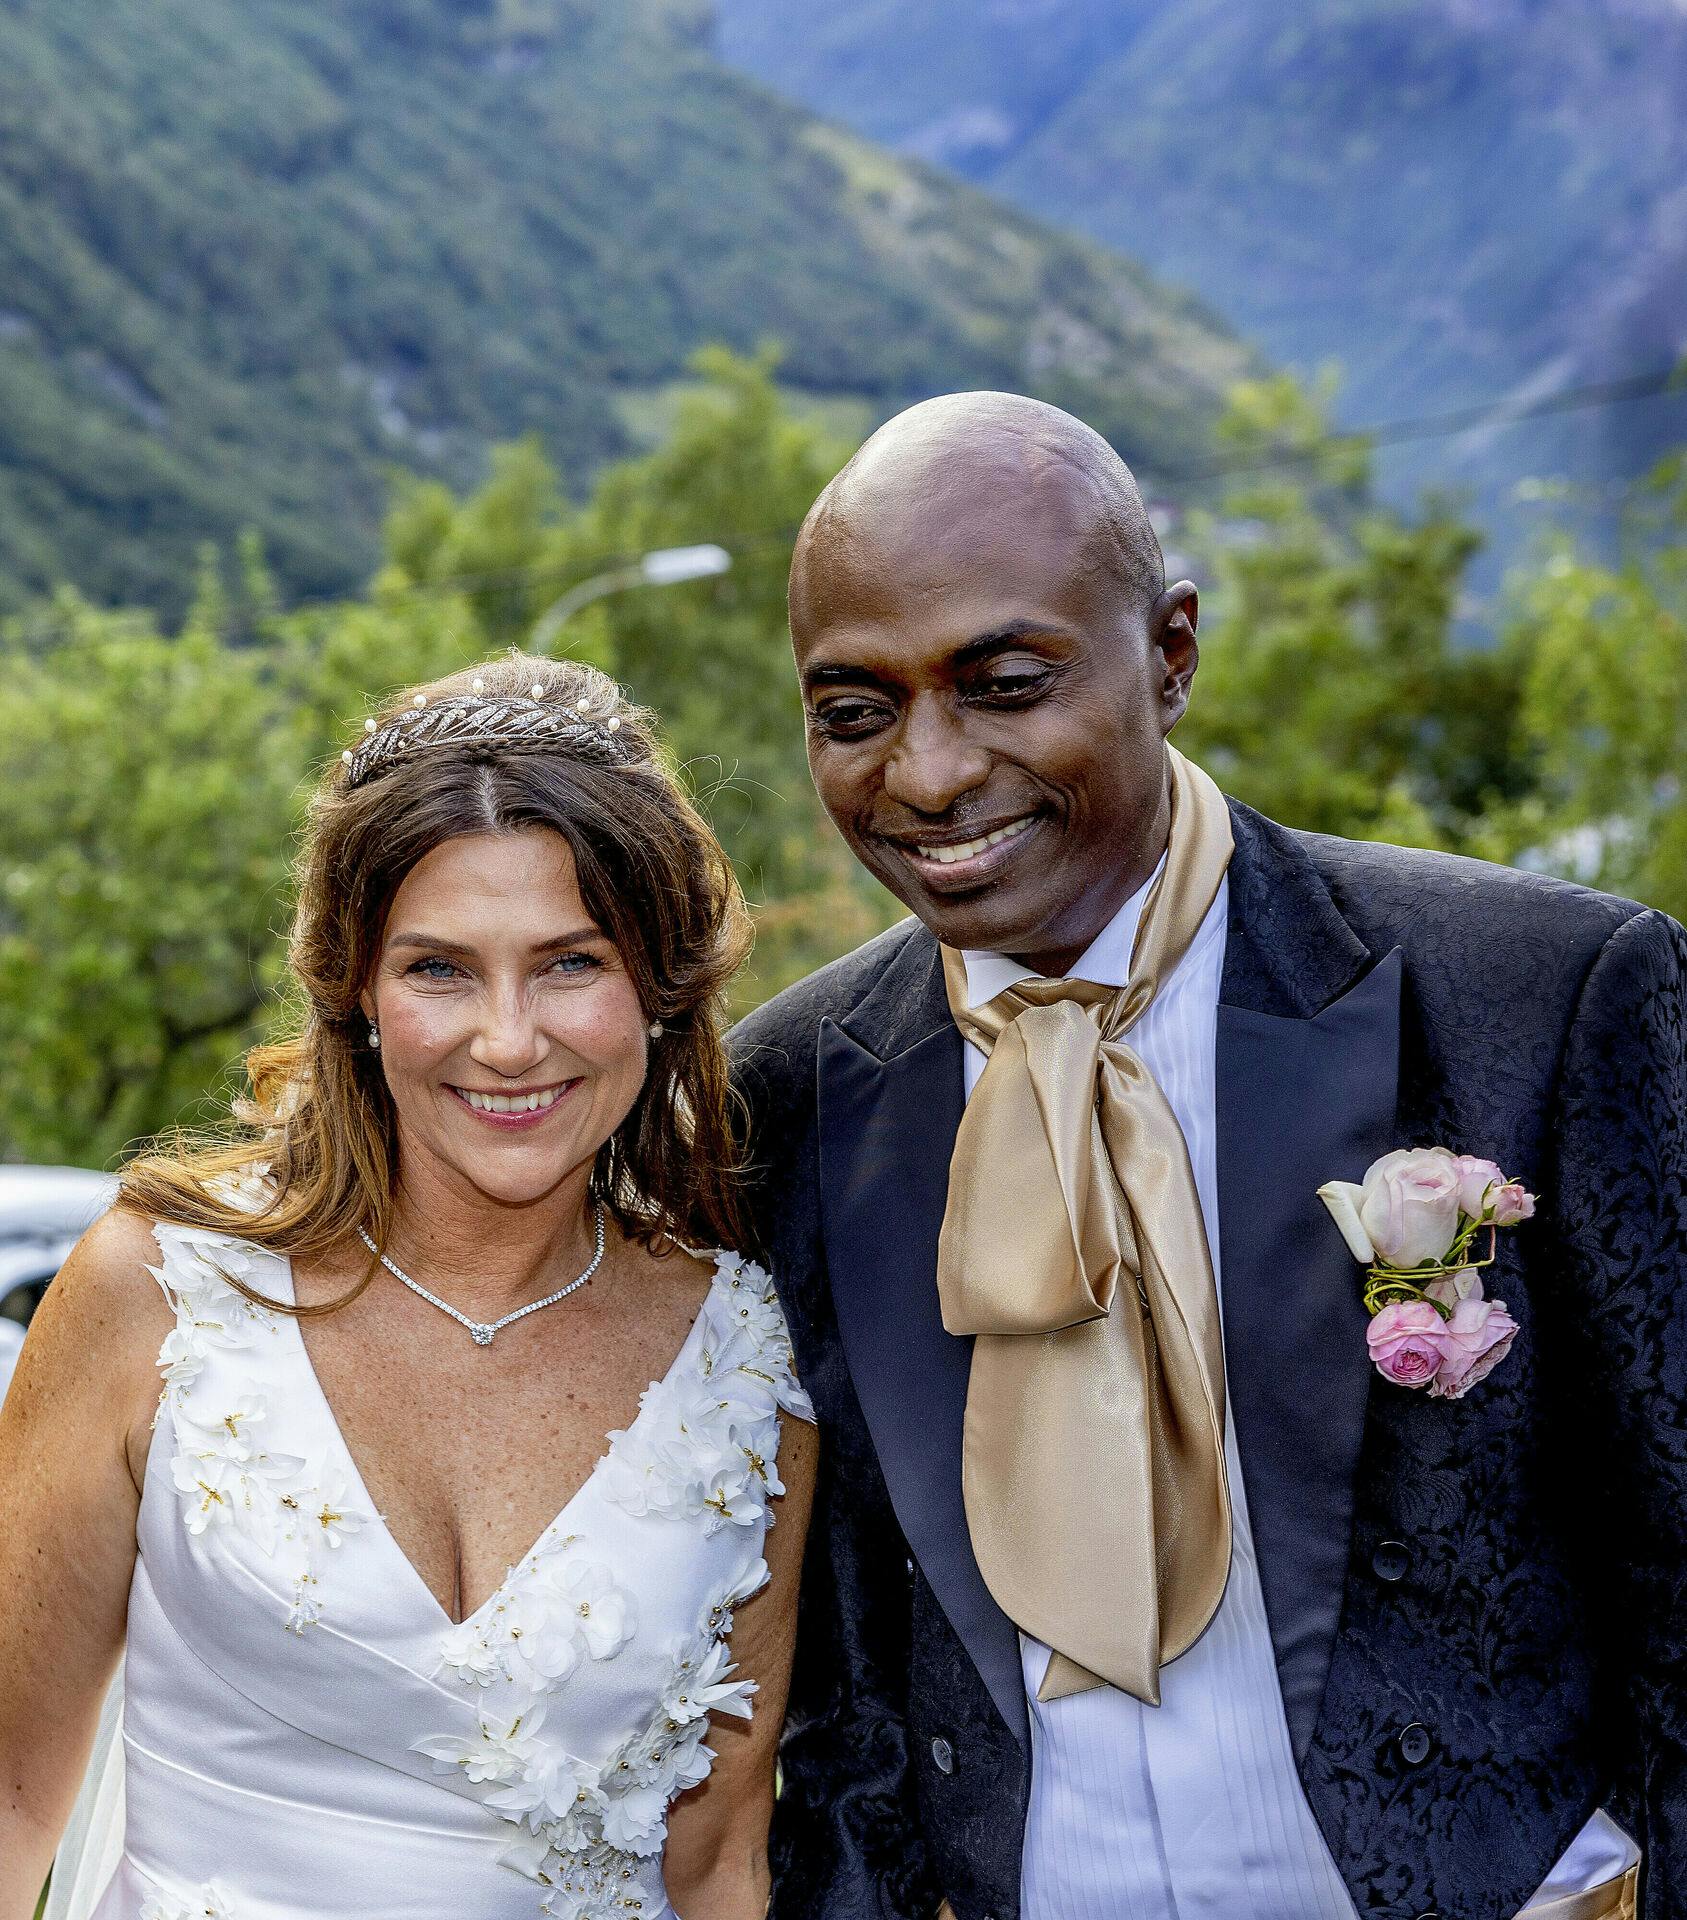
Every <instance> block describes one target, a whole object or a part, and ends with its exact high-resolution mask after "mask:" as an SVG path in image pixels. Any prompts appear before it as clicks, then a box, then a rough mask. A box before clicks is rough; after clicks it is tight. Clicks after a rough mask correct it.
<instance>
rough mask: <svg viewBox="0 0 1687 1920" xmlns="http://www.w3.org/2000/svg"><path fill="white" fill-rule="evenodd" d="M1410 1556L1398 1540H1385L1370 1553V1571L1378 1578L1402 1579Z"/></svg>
mask: <svg viewBox="0 0 1687 1920" xmlns="http://www.w3.org/2000/svg"><path fill="white" fill-rule="evenodd" d="M1411 1564H1412V1556H1411V1554H1410V1553H1408V1552H1407V1550H1406V1546H1405V1543H1404V1542H1403V1541H1400V1540H1385V1541H1383V1543H1382V1545H1381V1546H1380V1547H1378V1548H1377V1550H1376V1552H1375V1553H1374V1554H1372V1555H1371V1571H1372V1572H1373V1573H1374V1574H1375V1575H1376V1577H1377V1578H1378V1579H1379V1580H1403V1579H1405V1577H1406V1569H1407V1568H1408V1567H1409V1566H1410V1565H1411Z"/></svg>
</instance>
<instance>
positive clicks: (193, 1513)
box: [148, 1221, 367, 1911]
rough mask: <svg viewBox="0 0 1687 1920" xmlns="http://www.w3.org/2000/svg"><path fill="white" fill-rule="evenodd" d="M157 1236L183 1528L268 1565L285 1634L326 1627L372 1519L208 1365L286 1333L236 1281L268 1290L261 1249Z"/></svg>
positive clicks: (162, 1362)
mask: <svg viewBox="0 0 1687 1920" xmlns="http://www.w3.org/2000/svg"><path fill="white" fill-rule="evenodd" d="M153 1231H154V1237H155V1238H156V1239H157V1241H158V1246H159V1251H160V1253H161V1255H162V1256H163V1258H162V1264H161V1265H159V1266H157V1267H152V1268H149V1269H148V1271H149V1272H150V1273H151V1274H152V1275H153V1277H154V1279H156V1280H157V1282H158V1284H159V1285H160V1286H161V1287H162V1288H163V1290H164V1294H165V1297H166V1298H167V1299H168V1300H169V1302H170V1304H171V1306H172V1307H173V1308H174V1309H175V1314H176V1325H175V1327H174V1329H173V1331H172V1332H171V1333H170V1334H168V1335H167V1336H166V1338H165V1341H164V1345H163V1346H162V1348H161V1349H160V1350H159V1355H158V1365H159V1368H160V1370H161V1371H162V1373H163V1376H164V1393H163V1397H162V1399H161V1400H160V1403H159V1413H160V1415H162V1414H163V1413H164V1412H165V1410H166V1409H168V1411H169V1414H170V1417H171V1420H172V1422H173V1425H174V1429H175V1438H176V1451H175V1456H174V1458H173V1459H172V1460H171V1462H170V1475H171V1479H172V1480H173V1482H174V1484H175V1487H176V1491H177V1493H178V1494H179V1495H180V1497H181V1505H182V1522H183V1524H184V1525H185V1526H186V1528H187V1530H188V1532H189V1533H192V1534H196V1535H203V1534H208V1533H212V1532H214V1531H216V1530H217V1529H218V1528H222V1527H230V1528H234V1529H236V1530H237V1531H238V1532H240V1533H242V1534H244V1535H245V1536H246V1537H247V1538H248V1539H250V1540H251V1541H253V1542H254V1543H255V1544H256V1545H257V1546H258V1547H259V1548H260V1549H261V1550H262V1551H263V1552H264V1553H266V1554H267V1555H269V1556H270V1558H271V1559H273V1560H274V1561H275V1562H276V1563H277V1565H278V1567H280V1569H281V1570H282V1573H283V1576H284V1578H285V1579H286V1582H287V1584H288V1587H289V1589H290V1592H291V1594H292V1602H291V1605H290V1607H289V1609H288V1612H287V1615H286V1619H285V1625H286V1626H287V1627H289V1628H290V1629H291V1630H292V1631H293V1632H295V1633H303V1632H304V1631H305V1629H306V1628H307V1627H310V1626H314V1625H315V1624H316V1622H317V1620H318V1618H319V1617H320V1612H321V1603H320V1593H321V1587H322V1572H323V1568H324V1565H325V1563H326V1562H327V1560H328V1559H329V1558H330V1556H331V1555H332V1554H333V1553H334V1552H335V1551H336V1550H337V1549H338V1548H339V1547H340V1546H341V1545H342V1544H343V1543H344V1541H345V1540H346V1538H347V1537H348V1536H349V1535H351V1534H354V1533H356V1532H357V1531H358V1530H359V1528H361V1527H362V1526H363V1525H364V1524H365V1521H366V1519H367V1516H366V1515H365V1514H363V1513H361V1512H359V1511H358V1510H357V1509H356V1507H355V1506H354V1505H353V1504H352V1502H351V1500H350V1498H349V1497H348V1487H347V1482H346V1477H345V1475H344V1474H343V1473H342V1472H339V1471H336V1470H335V1469H334V1468H333V1467H332V1466H330V1465H328V1464H327V1462H326V1461H325V1460H318V1461H307V1460H306V1459H305V1458H303V1457H302V1456H301V1455H298V1454H292V1453H284V1452H279V1451H275V1452H272V1451H271V1450H270V1447H269V1444H268V1438H269V1417H270V1410H269V1403H268V1396H267V1395H266V1394H264V1393H262V1392H255V1391H251V1390H250V1382H249V1379H248V1378H247V1376H245V1375H244V1374H243V1373H242V1372H241V1370H240V1369H238V1368H236V1367H226V1366H220V1365H214V1364H213V1362H214V1361H215V1360H216V1359H217V1358H218V1356H220V1355H223V1354H227V1353H230V1352H237V1351H240V1350H243V1349H250V1348H253V1347H255V1346H257V1345H258V1344H259V1343H260V1342H262V1341H266V1340H273V1339H275V1338H276V1337H277V1336H278V1334H279V1333H280V1331H281V1329H280V1327H279V1325H278V1317H277V1315H276V1314H275V1313H274V1312H272V1311H271V1310H270V1309H269V1308H268V1307H264V1306H260V1305H259V1304H258V1303H257V1302H256V1301H253V1300H248V1299H247V1298H246V1296H245V1295H244V1294H242V1293H241V1292H240V1291H239V1290H238V1289H237V1288H236V1287H234V1286H233V1285H232V1284H231V1281H230V1276H231V1275H233V1276H235V1277H238V1278H239V1279H240V1280H242V1281H244V1282H245V1283H246V1284H248V1285H251V1286H253V1287H254V1288H255V1289H256V1290H257V1291H260V1292H261V1291H263V1288H262V1286H261V1284H260V1283H259V1279H258V1274H257V1269H258V1267H259V1265H260V1263H261V1262H262V1260H263V1258H264V1256H263V1254H262V1253H261V1251H260V1250H259V1249H257V1248H255V1247H252V1246H249V1245H247V1244H246V1243H245V1242H242V1241H239V1240H234V1239H231V1238H230V1237H229V1236H228V1235H226V1234H220V1233H209V1232H201V1231H199V1230H197V1229H195V1228H191V1227H180V1226H174V1225H172V1224H170V1223H169V1222H167V1221H161V1222H160V1223H159V1224H158V1225H157V1226H156V1227H155V1228H154V1230H153ZM210 1910H211V1911H215V1909H210Z"/></svg>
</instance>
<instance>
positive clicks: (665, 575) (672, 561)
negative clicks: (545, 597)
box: [528, 545, 732, 653]
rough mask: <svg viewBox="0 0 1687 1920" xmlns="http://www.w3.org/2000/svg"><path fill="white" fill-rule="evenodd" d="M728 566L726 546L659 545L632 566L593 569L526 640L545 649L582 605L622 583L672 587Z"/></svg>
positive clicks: (619, 588)
mask: <svg viewBox="0 0 1687 1920" xmlns="http://www.w3.org/2000/svg"><path fill="white" fill-rule="evenodd" d="M731 566H732V555H731V554H730V553H728V552H727V550H726V549H725V547H717V546H713V545H704V546H697V547H658V548H657V549H656V550H655V551H654V552H653V553H647V554H644V555H643V556H642V557H641V558H639V559H637V560H635V561H634V562H633V563H632V565H631V566H626V567H612V568H611V569H610V570H609V571H608V572H606V573H594V574H593V575H592V576H591V578H590V579H589V580H582V581H580V582H579V584H578V585H576V586H572V587H570V588H569V589H568V591H567V592H566V593H565V594H564V595H563V596H562V598H561V599H560V600H557V601H555V602H553V603H552V605H550V606H549V607H547V608H546V609H545V611H544V612H543V613H542V614H541V615H540V616H539V620H538V623H537V624H536V625H535V627H534V629H533V638H532V640H531V641H530V642H529V643H528V644H529V645H530V646H531V647H532V649H533V651H534V652H535V653H548V652H549V651H550V646H551V642H552V641H553V640H554V639H555V638H556V637H557V635H558V634H559V633H560V632H561V631H562V629H563V628H564V627H565V626H567V624H568V622H569V621H570V620H572V619H573V618H574V616H575V614H577V613H578V612H579V611H580V609H581V608H582V607H586V606H590V605H591V603H592V602H593V601H594V600H601V599H603V598H604V597H605V596H606V595H607V594H611V593H620V592H621V591H622V589H623V588H625V587H675V586H678V585H679V584H680V583H681V582H682V581H685V580H707V579H709V578H711V577H712V576H713V575H715V574H719V573H726V572H727V571H728V570H729V569H730V568H731Z"/></svg>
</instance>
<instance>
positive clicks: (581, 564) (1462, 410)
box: [21, 361, 1687, 655]
mask: <svg viewBox="0 0 1687 1920" xmlns="http://www.w3.org/2000/svg"><path fill="white" fill-rule="evenodd" d="M1672 395H1680V396H1682V397H1683V398H1687V361H1684V362H1680V363H1678V364H1676V365H1674V366H1671V367H1661V368H1654V369H1653V370H1651V371H1650V372H1647V373H1636V374H1629V375H1626V376H1624V377H1622V378H1619V379H1615V380H1601V381H1592V382H1588V383H1586V384H1583V385H1579V386H1574V387H1561V388H1558V389H1556V390H1554V391H1553V392H1550V393H1545V394H1540V395H1537V396H1536V397H1535V398H1533V399H1528V400H1520V399H1517V398H1507V399H1501V400H1493V401H1484V402H1482V403H1480V404H1477V405H1473V406H1468V407H1454V408H1449V409H1445V410H1443V411H1441V412H1438V413H1426V414H1418V415H1414V416H1410V417H1407V418H1404V419H1399V420H1390V421H1383V422H1381V423H1380V424H1379V425H1377V426H1374V427H1352V428H1347V429H1345V430H1343V431H1341V432H1337V433H1330V434H1327V435H1325V436H1324V437H1323V438H1322V439H1320V440H1319V442H1318V443H1317V445H1316V446H1312V447H1302V448H1294V449H1284V450H1281V451H1278V452H1274V453H1268V454H1262V455H1260V456H1259V457H1258V458H1257V459H1252V460H1232V461H1221V462H1215V463H1213V464H1211V465H1208V466H1196V467H1188V468H1183V469H1175V468H1174V469H1170V470H1165V469H1162V470H1160V471H1159V472H1158V473H1157V474H1156V475H1155V476H1154V477H1155V478H1156V479H1157V480H1159V481H1161V482H1162V483H1169V484H1172V485H1179V486H1182V485H1191V484H1196V483H1204V482H1207V481H1212V480H1223V479H1229V478H1233V477H1236V476H1240V475H1244V474H1250V473H1267V472H1275V471H1279V470H1281V469H1287V468H1294V467H1304V466H1316V465H1317V464H1318V463H1319V462H1321V461H1325V460H1330V459H1333V458H1336V457H1338V456H1340V455H1343V454H1348V453H1354V452H1363V451H1366V450H1368V449H1370V448H1373V447H1379V446H1399V445H1403V444H1406V443H1408V442H1411V441H1422V440H1437V439H1450V438H1453V437H1454V436H1456V435H1458V434H1461V433H1468V432H1470V431H1471V430H1472V429H1473V428H1477V427H1482V426H1489V425H1495V426H1511V425H1516V424H1518V423H1521V422H1523V421H1527V420H1535V419H1541V418H1544V417H1548V416H1551V415H1555V414H1565V413H1584V412H1598V411H1601V410H1603V409H1605V408H1608V407H1617V406H1627V405H1630V404H1632V403H1635V402H1637V401H1643V400H1660V399H1666V398H1669V397H1670V396H1672ZM1634 484H1635V483H1634V482H1629V483H1627V488H1631V487H1632V486H1633V485H1634ZM1627 488H1625V490H1627ZM799 524H800V523H796V522H792V523H790V524H788V525H785V526H781V527H771V528H763V529H760V530H758V531H751V532H746V533H742V534H739V535H736V536H729V537H727V538H725V539H721V540H719V541H718V544H719V545H721V546H723V547H725V548H726V550H727V552H729V553H730V554H731V555H732V556H733V558H734V559H739V558H743V557H745V556H747V555H749V554H752V553H756V552H759V551H763V550H765V549H767V548H769V547H773V546H788V545H790V544H791V543H792V542H793V541H794V540H795V539H796V536H797V531H798V525H799ZM639 557H640V556H639V555H638V554H637V553H633V552H629V551H626V550H624V549H623V550H618V551H610V550H603V551H599V552H595V553H593V552H587V553H576V554H573V555H571V556H570V558H569V561H568V563H567V565H566V566H562V565H559V566H555V567H540V566H528V567H513V568H506V569H502V570H483V571H479V572H468V573H458V574H448V575H441V576H439V577H437V578H434V579H428V580H412V581H407V582H405V583H404V584H403V585H401V586H392V587H387V588H384V589H383V590H382V591H381V593H380V595H379V596H378V598H377V599H376V600H375V601H374V604H376V605H386V604H388V603H390V602H392V601H395V600H396V601H399V602H407V601H414V600H423V601H425V600H430V599H442V598H445V597H447V596H450V595H456V594H461V595H465V596H472V595H475V594H481V593H496V592H510V591H515V590H517V589H520V588H530V587H536V586H544V585H547V584H550V585H556V586H566V585H571V584H573V583H574V582H575V581H577V580H579V579H582V578H584V577H586V576H587V574H588V573H592V572H597V571H599V570H606V569H609V568H614V567H621V566H631V565H633V564H635V563H636V562H637V560H638V559H639ZM367 592H368V590H367V589H366V595H367ZM369 604H371V601H370V599H369V598H367V597H366V598H364V599H361V600H359V599H355V598H353V597H351V596H349V595H347V594H312V595H307V596H305V597H304V598H302V599H299V600H296V601H294V602H293V603H292V604H291V605H289V606H286V607H276V608H273V609H270V610H268V611H267V612H264V613H259V614H256V615H254V616H253V618H252V620H249V621H238V622H237V621H230V622H228V623H227V624H225V625H223V626H218V627H212V628H211V629H210V632H211V633H212V635H213V636H214V637H215V638H217V639H221V640H236V639H244V640H247V641H249V642H252V641H253V635H252V633H251V626H252V624H253V623H254V622H255V623H256V624H259V625H261V624H262V623H263V622H264V621H265V620H269V619H275V620H282V619H291V618H294V617H296V616H297V615H299V614H309V613H313V612H328V611H332V610H333V609H335V608H343V607H347V606H367V605H369ZM94 611H95V612H96V613H100V614H109V613H110V612H113V611H115V612H123V611H125V610H124V609H104V608H97V609H95V610H94ZM130 611H133V613H134V616H135V618H136V620H137V622H140V621H144V620H145V619H146V618H147V617H148V615H147V610H146V609H144V608H137V609H133V610H130ZM21 619H22V621H23V622H24V624H25V625H26V626H34V627H36V628H37V631H38V632H39V631H41V630H42V629H45V632H42V635H41V637H42V638H43V640H45V639H46V638H47V634H49V633H51V634H55V635H56V638H54V639H52V640H50V641H48V643H47V644H44V645H35V644H32V641H33V639H34V635H26V638H25V647H26V650H27V651H29V652H30V653H33V654H37V655H39V654H44V653H48V652H56V651H59V650H61V649H65V648H75V647H82V646H86V647H95V646H103V645H105V644H107V642H108V641H109V640H110V639H111V638H112V635H111V634H110V633H99V634H86V635H84V634H80V633H78V632H77V631H76V630H75V628H74V626H73V625H72V623H71V622H70V620H69V619H67V618H66V617H65V616H64V615H63V614H60V613H57V612H56V611H54V610H50V609H45V608H44V609H42V610H40V612H39V613H35V614H28V615H24V616H21ZM137 637H138V636H137Z"/></svg>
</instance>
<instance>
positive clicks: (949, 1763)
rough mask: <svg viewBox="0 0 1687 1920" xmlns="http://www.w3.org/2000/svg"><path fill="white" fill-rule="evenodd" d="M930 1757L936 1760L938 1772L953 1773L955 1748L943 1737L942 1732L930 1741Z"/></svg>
mask: <svg viewBox="0 0 1687 1920" xmlns="http://www.w3.org/2000/svg"><path fill="white" fill-rule="evenodd" d="M931 1757H932V1759H933V1760H934V1761H936V1763H937V1771H938V1772H939V1773H953V1772H954V1771H955V1749H954V1748H953V1747H952V1746H950V1744H949V1742H948V1741H947V1740H945V1739H944V1738H943V1736H942V1734H939V1735H938V1736H937V1738H936V1739H935V1740H934V1741H932V1743H931Z"/></svg>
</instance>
